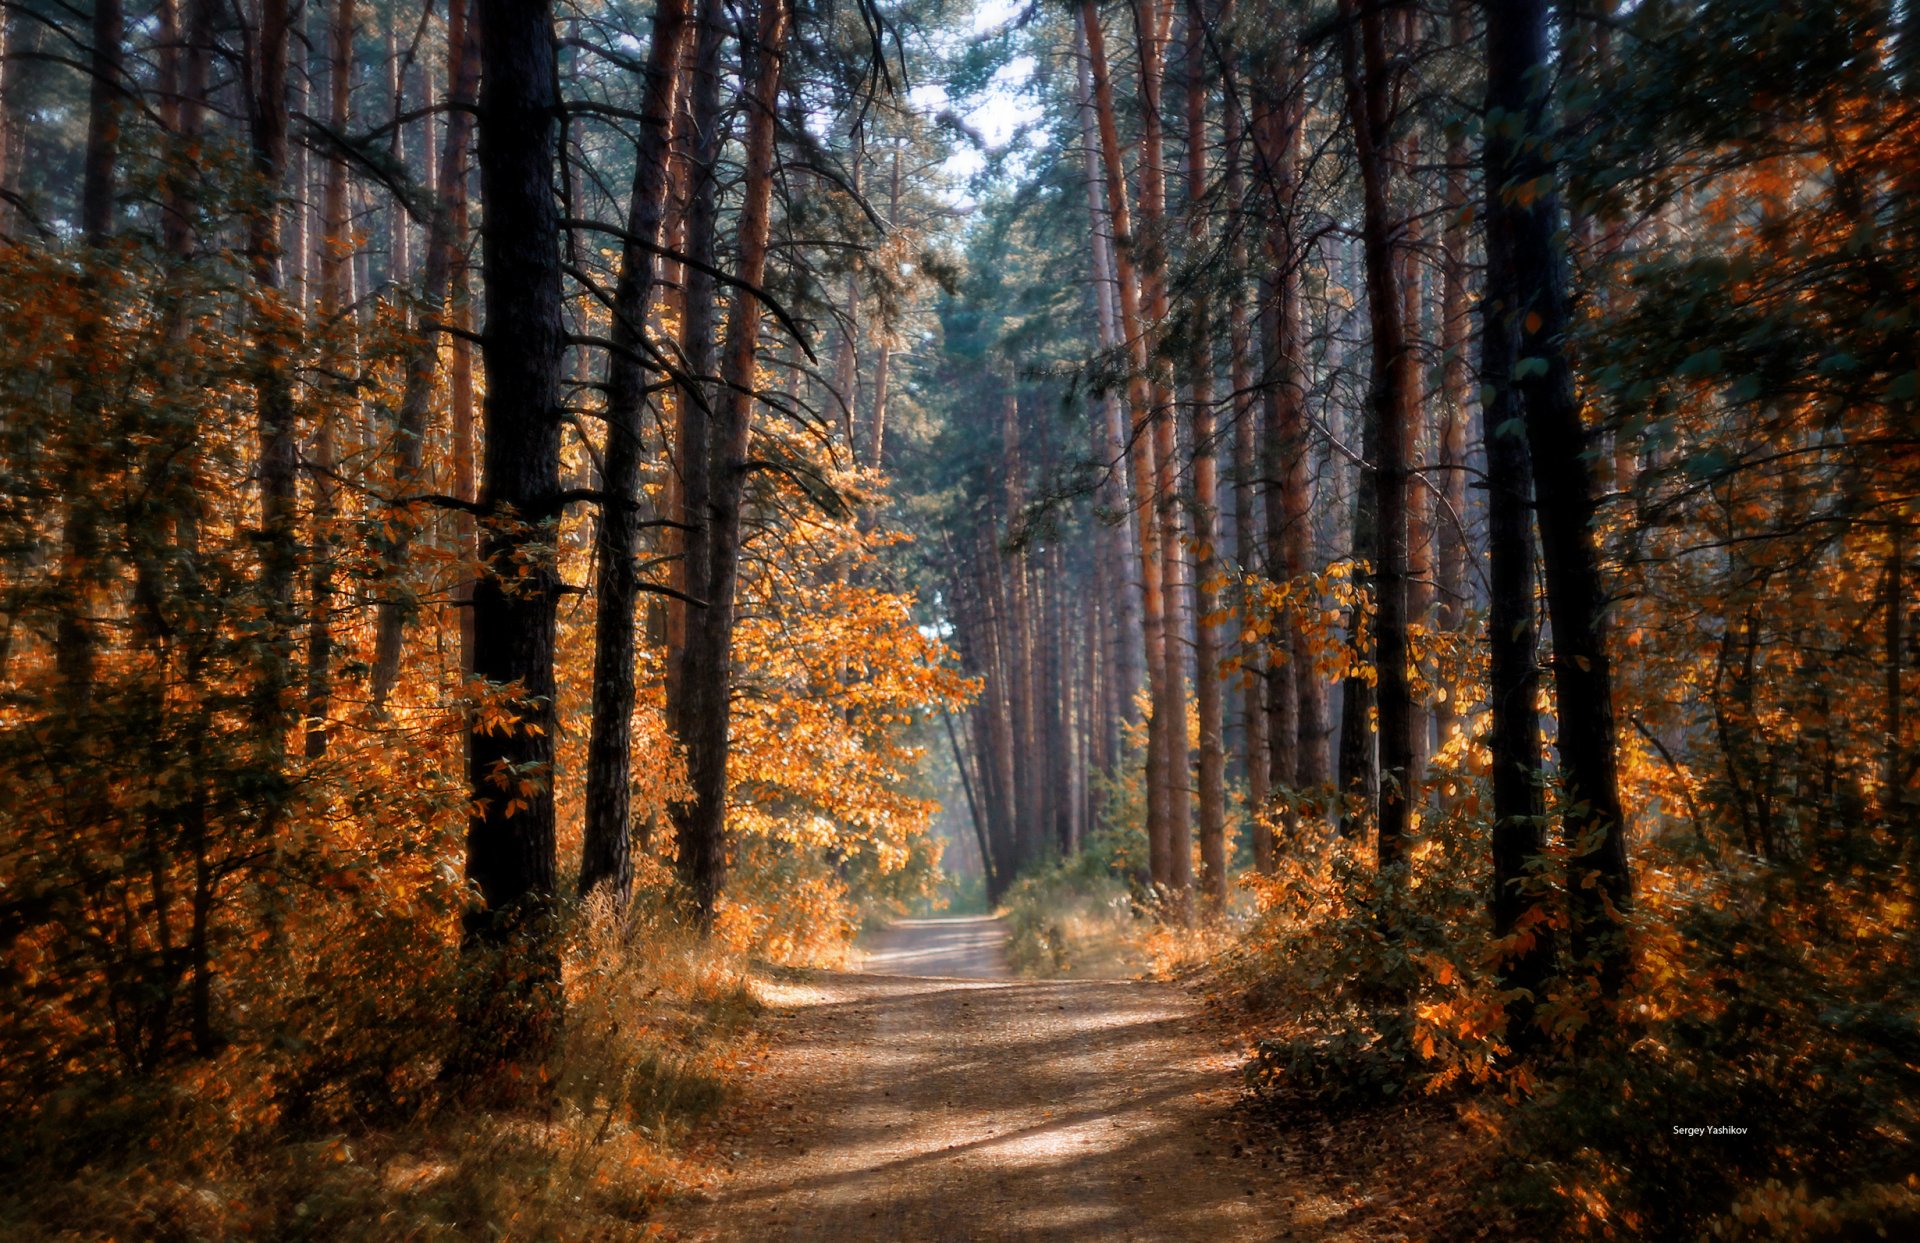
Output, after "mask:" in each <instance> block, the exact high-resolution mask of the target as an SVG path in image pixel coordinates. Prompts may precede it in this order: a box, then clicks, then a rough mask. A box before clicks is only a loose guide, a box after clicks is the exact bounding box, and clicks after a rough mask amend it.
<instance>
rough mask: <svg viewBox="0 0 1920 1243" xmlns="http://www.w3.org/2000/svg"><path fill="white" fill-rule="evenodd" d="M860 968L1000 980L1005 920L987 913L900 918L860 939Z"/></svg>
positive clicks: (1004, 973) (874, 971)
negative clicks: (946, 916)
mask: <svg viewBox="0 0 1920 1243" xmlns="http://www.w3.org/2000/svg"><path fill="white" fill-rule="evenodd" d="M856 953H857V954H858V956H859V960H860V969H861V970H862V971H866V972H869V973H872V974H877V975H920V976H935V977H945V978H948V979H971V980H1002V979H1005V978H1006V977H1007V975H1008V971H1007V929H1006V924H1005V923H1004V922H1003V921H1002V920H1000V919H997V918H995V917H994V916H991V915H967V916H957V917H955V918H952V919H903V920H901V921H899V922H898V923H894V924H890V925H888V926H887V927H886V928H884V929H882V930H881V931H880V932H877V933H874V934H873V935H872V936H870V937H867V938H865V939H864V940H863V942H862V944H861V945H860V946H859V947H858V949H857V950H856Z"/></svg>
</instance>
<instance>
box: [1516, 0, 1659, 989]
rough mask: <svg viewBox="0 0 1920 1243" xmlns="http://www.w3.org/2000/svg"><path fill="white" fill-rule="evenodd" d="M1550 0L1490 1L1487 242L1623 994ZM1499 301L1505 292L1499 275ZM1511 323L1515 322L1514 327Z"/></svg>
mask: <svg viewBox="0 0 1920 1243" xmlns="http://www.w3.org/2000/svg"><path fill="white" fill-rule="evenodd" d="M1547 27H1548V20H1547V9H1546V4H1545V3H1544V0H1498V2H1496V3H1490V4H1488V5H1487V104H1488V107H1489V108H1490V109H1498V110H1499V111H1498V112H1497V113H1496V114H1495V115H1496V117H1497V118H1498V119H1499V122H1500V123H1499V124H1498V125H1497V126H1494V127H1493V129H1494V131H1495V132H1494V135H1493V140H1492V141H1490V142H1489V143H1488V146H1487V157H1486V158H1487V199H1488V219H1487V250H1488V256H1489V259H1488V262H1489V266H1490V267H1491V265H1492V264H1493V263H1494V262H1495V260H1494V258H1493V253H1494V252H1495V251H1496V250H1499V251H1500V252H1502V253H1501V255H1500V258H1499V260H1498V262H1499V263H1501V264H1502V265H1503V266H1504V267H1505V269H1506V271H1507V273H1508V274H1509V277H1510V282H1511V283H1510V285H1508V287H1507V288H1505V289H1503V290H1502V291H1501V294H1502V297H1501V298H1500V299H1499V306H1498V312H1499V313H1500V314H1503V315H1506V316H1508V317H1510V318H1515V319H1517V321H1518V322H1517V324H1516V325H1514V327H1516V328H1517V333H1516V334H1515V335H1516V337H1517V344H1516V346H1515V349H1516V351H1517V357H1516V358H1515V361H1514V363H1513V370H1512V385H1513V389H1514V400H1515V402H1516V403H1517V406H1518V409H1517V411H1516V412H1515V413H1517V414H1518V416H1519V417H1520V419H1521V420H1522V422H1523V424H1524V427H1525V436H1526V442H1527V449H1528V451H1529V453H1530V454H1531V457H1532V462H1533V472H1534V478H1535V481H1536V483H1537V485H1538V502H1537V504H1536V514H1537V516H1538V521H1539V525H1540V552H1541V563H1542V565H1543V566H1544V567H1545V571H1546V580H1547V611H1548V615H1549V617H1550V618H1551V620H1552V622H1553V678H1554V691H1555V695H1556V698H1557V700H1558V706H1559V718H1558V721H1557V728H1556V733H1555V737H1556V745H1557V747H1558V749H1559V752H1560V767H1561V784H1562V787H1563V793H1562V797H1563V799H1564V801H1565V804H1566V812H1565V815H1564V817H1563V820H1562V832H1563V834H1564V835H1565V839H1566V842H1567V845H1568V848H1569V850H1570V852H1571V858H1570V860H1569V863H1568V882H1569V890H1570V902H1569V907H1570V913H1571V917H1572V918H1571V923H1572V929H1571V932H1572V936H1571V949H1572V952H1573V956H1574V958H1575V959H1576V960H1577V961H1578V962H1580V963H1581V964H1583V966H1588V967H1590V969H1591V970H1593V971H1594V973H1595V974H1596V976H1597V978H1598V980H1599V983H1600V986H1601V989H1602V991H1603V992H1605V993H1607V994H1609V995H1611V994H1613V993H1616V992H1617V991H1618V990H1619V988H1620V986H1621V985H1622V984H1623V983H1624V981H1625V979H1626V975H1627V971H1628V970H1629V968H1630V967H1631V965H1632V964H1631V956H1630V951H1629V948H1628V946H1627V942H1626V933H1625V928H1624V926H1623V924H1622V922H1621V918H1620V916H1621V913H1622V912H1624V911H1625V910H1626V908H1627V906H1628V904H1629V901H1630V900H1631V896H1632V885H1631V878H1630V876H1629V873H1628V867H1627V855H1626V838H1625V824H1624V822H1623V819H1622V816H1621V810H1620V793H1619V784H1618V778H1617V774H1616V769H1615V759H1614V750H1613V748H1614V724H1613V678H1612V672H1611V666H1610V664H1609V661H1608V655H1607V636H1606V618H1605V614H1604V610H1605V608H1606V605H1607V598H1606V593H1605V591H1604V589H1603V588H1602V585H1601V583H1600V565H1599V554H1598V551H1597V550H1596V548H1595V546H1594V530H1593V526H1594V511H1595V501H1594V484H1593V478H1592V468H1591V466H1590V464H1589V461H1588V457H1587V449H1588V444H1587V435H1586V430H1585V428H1584V427H1583V426H1582V424H1581V417H1580V406H1579V399H1578V396H1577V395H1576V393H1575V391H1574V381H1573V368H1572V364H1571V360H1570V359H1569V357H1568V346H1567V340H1566V338H1567V333H1568V331H1569V329H1570V327H1571V324H1570V315H1569V309H1568V299H1567V277H1566V254H1565V252H1564V248H1563V243H1562V242H1561V240H1560V238H1559V231H1560V229H1561V228H1562V226H1563V219H1562V213H1561V209H1560V199H1559V195H1558V194H1557V193H1555V192H1554V190H1553V186H1552V179H1553V176H1554V166H1553V163H1552V161H1551V159H1550V158H1548V155H1547V154H1546V152H1545V150H1544V148H1545V147H1546V144H1547V143H1548V141H1549V137H1550V133H1551V131H1550V129H1549V126H1550V125H1551V118H1550V116H1549V110H1548V100H1547V86H1548V82H1549V79H1550V74H1549V73H1548V72H1547V64H1548V61H1547V46H1548V44H1547ZM1488 288H1489V301H1490V302H1491V301H1494V295H1493V285H1492V282H1491V280H1489V285H1488ZM1510 330H1511V329H1510Z"/></svg>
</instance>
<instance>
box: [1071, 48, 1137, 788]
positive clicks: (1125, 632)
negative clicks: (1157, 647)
mask: <svg viewBox="0 0 1920 1243" xmlns="http://www.w3.org/2000/svg"><path fill="white" fill-rule="evenodd" d="M1074 41H1075V45H1076V51H1077V61H1076V63H1077V65H1078V67H1079V80H1080V138H1081V143H1082V146H1083V148H1084V152H1083V159H1084V165H1085V176H1086V180H1087V211H1088V215H1089V217H1090V219H1091V224H1092V236H1091V252H1092V254H1091V258H1092V265H1091V266H1092V271H1093V296H1094V315H1095V324H1096V327H1097V329H1098V333H1099V341H1100V348H1101V350H1102V351H1103V352H1106V353H1108V354H1110V355H1111V354H1115V353H1119V352H1122V350H1123V341H1122V338H1121V334H1120V312H1119V307H1118V306H1117V298H1116V291H1115V288H1114V254H1113V225H1112V221H1111V220H1110V218H1109V214H1108V210H1107V189H1106V174H1105V171H1104V170H1103V168H1102V166H1101V159H1100V121H1099V118H1098V116H1097V115H1096V113H1095V110H1094V102H1093V77H1092V72H1091V70H1090V69H1089V68H1088V55H1087V33H1086V29H1085V27H1084V26H1083V25H1081V24H1078V23H1076V25H1075V27H1074ZM1124 398H1125V391H1124V387H1123V389H1122V390H1121V391H1119V392H1109V393H1105V394H1102V395H1101V396H1100V398H1099V400H1098V404H1097V406H1096V408H1095V410H1094V411H1093V414H1092V417H1091V419H1090V420H1089V421H1090V422H1091V424H1092V431H1093V445H1094V459H1095V461H1096V462H1098V463H1099V464H1100V465H1101V468H1102V475H1101V481H1102V482H1101V489H1100V492H1099V500H1100V504H1101V507H1102V508H1103V509H1104V510H1105V513H1103V514H1102V515H1101V520H1100V528H1099V532H1098V534H1097V535H1096V541H1097V542H1096V548H1095V558H1096V560H1097V562H1098V563H1099V566H1100V571H1099V572H1100V575H1101V578H1102V580H1103V586H1104V590H1103V591H1102V592H1101V598H1102V599H1103V600H1104V601H1106V602H1107V604H1108V605H1109V607H1105V608H1103V609H1102V613H1101V616H1102V620H1103V621H1104V623H1105V626H1104V632H1103V633H1104V641H1103V643H1102V653H1101V658H1102V661H1103V664H1104V668H1105V670H1106V674H1107V676H1106V677H1105V678H1104V679H1103V685H1102V690H1103V692H1104V703H1103V706H1102V708H1101V720H1100V728H1099V738H1098V747H1097V751H1098V754H1099V755H1100V757H1101V759H1100V764H1101V766H1102V767H1107V766H1110V765H1112V764H1114V763H1116V762H1117V761H1118V759H1119V752H1120V745H1119V728H1120V726H1121V724H1123V723H1125V724H1133V723H1134V722H1136V721H1137V720H1138V719H1139V717H1138V709H1137V705H1136V703H1135V697H1136V695H1137V694H1138V692H1139V688H1140V683H1141V679H1142V677H1143V672H1142V670H1143V666H1144V662H1145V654H1144V652H1143V650H1142V647H1141V643H1142V633H1141V620H1140V601H1139V598H1138V597H1136V596H1135V595H1134V594H1133V593H1132V591H1131V590H1130V589H1129V583H1128V571H1127V565H1128V563H1129V562H1130V561H1131V560H1132V559H1133V558H1134V555H1135V553H1134V547H1133V543H1134V541H1133V534H1132V532H1133V528H1132V526H1131V525H1130V524H1129V523H1128V522H1127V521H1126V518H1125V515H1126V514H1127V513H1129V512H1130V511H1131V510H1132V508H1133V505H1134V502H1133V500H1132V498H1131V497H1130V495H1129V487H1128V473H1127V470H1126V466H1125V463H1126V461H1127V455H1128V445H1127V441H1128V436H1127V421H1126V420H1127V414H1126V409H1125V405H1124Z"/></svg>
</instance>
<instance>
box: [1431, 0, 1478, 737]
mask: <svg viewBox="0 0 1920 1243" xmlns="http://www.w3.org/2000/svg"><path fill="white" fill-rule="evenodd" d="M1449 23H1450V30H1451V38H1452V42H1453V44H1454V46H1456V47H1465V46H1466V45H1467V43H1468V41H1469V40H1470V39H1471V38H1472V29H1471V23H1470V19H1469V15H1468V11H1467V3H1466V0H1453V4H1452V11H1451V15H1450V17H1449ZM1444 209H1445V222H1444V225H1443V227H1442V231H1441V268H1440V356H1441V372H1440V420H1441V421H1440V501H1441V504H1440V510H1441V512H1440V514H1439V516H1438V519H1437V520H1436V522H1435V527H1436V529H1437V532H1438V535H1439V573H1438V580H1437V583H1436V589H1437V592H1438V595H1439V613H1438V617H1437V622H1438V625H1439V627H1440V629H1441V630H1442V631H1444V632H1446V633H1448V634H1458V633H1459V632H1460V630H1461V628H1462V627H1463V626H1464V625H1465V624H1466V614H1467V556H1468V543H1467V530H1466V520H1467V471H1466V465H1467V417H1468V413H1467V412H1468V410H1469V408H1470V405H1471V401H1472V396H1471V393H1470V382H1469V379H1468V366H1469V363H1468V359H1467V335H1468V333H1469V331H1470V330H1471V327H1472V325H1471V323H1470V322H1469V317H1468V313H1467V138H1466V133H1465V130H1464V129H1459V130H1456V132H1455V133H1454V134H1453V135H1452V136H1450V137H1449V138H1448V139H1447V184H1446V199H1445V204H1444ZM1445 689H1446V690H1447V697H1446V698H1445V699H1443V700H1441V701H1440V708H1439V713H1438V715H1439V726H1440V730H1439V732H1440V745H1441V746H1445V745H1446V744H1447V740H1448V739H1449V738H1451V737H1452V736H1453V734H1454V731H1455V730H1457V729H1459V728H1460V724H1461V721H1462V720H1463V719H1464V716H1463V713H1462V705H1461V703H1460V699H1459V693H1458V687H1452V686H1449V687H1447V688H1445Z"/></svg>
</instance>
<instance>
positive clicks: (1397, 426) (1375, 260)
mask: <svg viewBox="0 0 1920 1243" xmlns="http://www.w3.org/2000/svg"><path fill="white" fill-rule="evenodd" d="M1340 13H1341V17H1342V32H1341V46H1342V61H1343V66H1344V70H1345V77H1346V85H1347V112H1348V116H1349V118H1350V121H1351V124H1352V129H1353V133H1354V146H1355V153H1356V156H1357V160H1358V163H1359V166H1360V180H1361V190H1362V200H1363V206H1364V213H1363V222H1362V239H1363V243H1364V248H1365V257H1366V271H1367V318H1368V324H1369V326H1370V328H1371V332H1372V338H1373V342H1372V344H1373V367H1372V377H1371V384H1370V390H1371V391H1370V394H1369V398H1368V401H1369V406H1370V412H1369V414H1370V418H1371V420H1372V421H1373V422H1375V424H1376V425H1377V427H1378V429H1379V435H1378V440H1377V444H1376V451H1375V452H1374V453H1373V454H1372V455H1371V456H1372V459H1373V491H1374V496H1375V502H1374V504H1375V518H1376V521H1377V522H1378V524H1379V527H1378V548H1379V568H1378V571H1377V573H1376V574H1375V575H1374V606H1375V611H1374V622H1375V628H1374V664H1375V670H1376V681H1375V686H1376V690H1375V696H1376V703H1377V708H1378V714H1379V724H1380V796H1379V800H1378V821H1379V823H1378V834H1379V836H1378V838H1377V854H1378V858H1379V862H1380V865H1381V866H1382V867H1391V866H1396V865H1398V864H1399V863H1400V862H1401V860H1402V858H1403V857H1404V852H1405V848H1406V838H1407V833H1408V828H1409V820H1410V816H1409V811H1410V808H1411V798H1412V781H1413V733H1414V711H1413V707H1414V705H1413V697H1412V689H1411V686H1410V684H1409V681H1408V668H1407V561H1408V557H1407V535H1408V532H1407V509H1408V501H1407V495H1408V486H1409V481H1410V476H1409V474H1408V466H1409V463H1410V461H1411V458H1410V454H1409V449H1410V442H1411V436H1410V432H1411V430H1412V416H1413V407H1414V403H1413V400H1412V392H1411V385H1410V381H1411V378H1412V367H1411V358H1410V355H1409V353H1408V351H1407V342H1406V321H1405V319H1404V318H1403V305H1402V294H1401V291H1400V282H1399V266H1400V265H1399V251H1400V237H1401V231H1400V230H1401V225H1400V222H1399V221H1397V220H1396V219H1395V217H1394V215H1393V209H1392V206H1391V204H1390V201H1389V194H1390V191H1389V186H1388V179H1389V176H1390V170H1389V166H1388V165H1389V158H1390V152H1389V149H1388V144H1389V134H1390V130H1391V125H1392V115H1391V111H1390V109H1391V106H1392V99H1393V94H1394V91H1393V83H1392V81H1391V80H1390V79H1389V76H1388V75H1389V72H1390V70H1389V64H1388V52H1387V34H1386V21H1385V17H1384V15H1383V14H1382V13H1381V12H1380V10H1379V9H1378V8H1374V7H1369V8H1368V9H1366V10H1364V11H1363V10H1361V9H1360V6H1359V4H1358V0H1341V4H1340Z"/></svg>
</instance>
